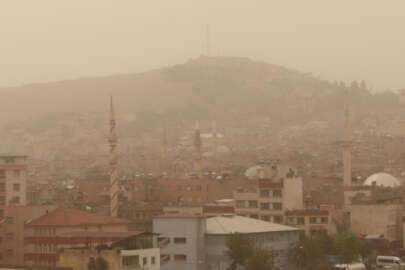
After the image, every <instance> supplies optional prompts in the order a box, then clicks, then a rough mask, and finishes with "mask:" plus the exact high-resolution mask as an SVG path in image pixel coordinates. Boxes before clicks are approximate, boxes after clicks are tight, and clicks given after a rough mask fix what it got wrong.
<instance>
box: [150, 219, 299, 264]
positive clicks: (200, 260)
mask: <svg viewBox="0 0 405 270" xmlns="http://www.w3.org/2000/svg"><path fill="white" fill-rule="evenodd" d="M153 225H154V226H153V227H154V233H157V234H159V238H158V243H159V245H160V248H161V268H162V270H194V269H201V270H202V269H211V270H225V269H227V268H228V266H229V258H228V257H227V255H226V250H227V246H226V239H227V237H228V236H229V235H231V234H232V233H243V234H249V235H251V236H252V237H255V240H257V241H258V242H259V241H260V243H262V245H263V246H264V247H266V248H269V249H271V250H272V251H274V255H275V257H274V260H275V261H274V262H275V264H276V266H278V267H284V266H286V264H287V256H288V251H289V249H290V248H291V247H292V246H293V245H294V244H295V243H297V242H298V240H299V234H300V230H299V229H297V228H293V227H289V226H285V225H280V224H275V223H270V222H265V221H261V220H256V219H251V218H246V217H241V216H235V215H225V216H217V217H211V218H207V219H206V218H203V217H201V216H192V215H166V216H160V217H157V218H154V220H153Z"/></svg>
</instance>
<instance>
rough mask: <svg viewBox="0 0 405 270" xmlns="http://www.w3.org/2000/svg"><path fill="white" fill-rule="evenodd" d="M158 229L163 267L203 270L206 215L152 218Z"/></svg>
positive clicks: (172, 215)
mask: <svg viewBox="0 0 405 270" xmlns="http://www.w3.org/2000/svg"><path fill="white" fill-rule="evenodd" d="M153 232H154V233H158V234H159V237H158V245H159V247H160V261H161V268H162V269H163V270H203V269H206V267H205V232H206V222H205V218H203V217H202V216H196V215H187V214H169V215H164V216H159V217H155V218H154V219H153Z"/></svg>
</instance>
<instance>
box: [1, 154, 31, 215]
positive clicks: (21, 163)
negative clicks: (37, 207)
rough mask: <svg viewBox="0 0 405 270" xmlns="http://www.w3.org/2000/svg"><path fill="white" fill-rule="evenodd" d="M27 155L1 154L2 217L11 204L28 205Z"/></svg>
mask: <svg viewBox="0 0 405 270" xmlns="http://www.w3.org/2000/svg"><path fill="white" fill-rule="evenodd" d="M26 162H27V157H26V156H23V155H0V218H2V217H4V208H5V207H6V206H10V205H26V204H27V199H26V186H27V163H26Z"/></svg>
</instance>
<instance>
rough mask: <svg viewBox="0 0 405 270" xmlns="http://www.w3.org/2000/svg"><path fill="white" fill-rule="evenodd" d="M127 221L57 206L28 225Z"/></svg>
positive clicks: (100, 223) (91, 223)
mask: <svg viewBox="0 0 405 270" xmlns="http://www.w3.org/2000/svg"><path fill="white" fill-rule="evenodd" d="M128 223H129V221H128V220H125V219H121V218H116V217H111V216H102V215H96V214H93V213H88V212H85V211H80V210H75V209H70V208H57V209H55V210H53V211H51V212H49V213H47V214H45V215H43V216H41V217H39V218H37V219H34V220H32V221H31V222H29V223H28V224H27V225H28V226H64V227H67V226H82V225H111V224H128Z"/></svg>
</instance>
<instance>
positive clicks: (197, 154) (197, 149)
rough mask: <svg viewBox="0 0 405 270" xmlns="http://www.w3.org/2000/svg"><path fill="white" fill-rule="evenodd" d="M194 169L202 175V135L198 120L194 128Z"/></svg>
mask: <svg viewBox="0 0 405 270" xmlns="http://www.w3.org/2000/svg"><path fill="white" fill-rule="evenodd" d="M194 171H195V172H196V174H197V175H198V176H199V177H201V137H200V124H199V123H198V121H197V122H196V123H195V129H194Z"/></svg>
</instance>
